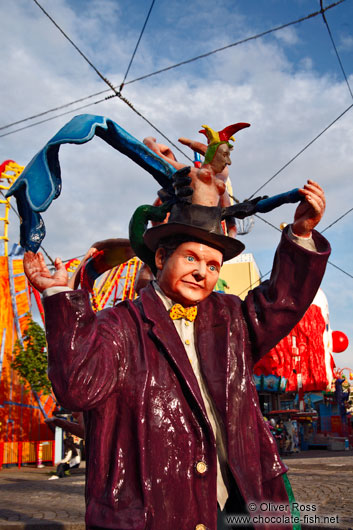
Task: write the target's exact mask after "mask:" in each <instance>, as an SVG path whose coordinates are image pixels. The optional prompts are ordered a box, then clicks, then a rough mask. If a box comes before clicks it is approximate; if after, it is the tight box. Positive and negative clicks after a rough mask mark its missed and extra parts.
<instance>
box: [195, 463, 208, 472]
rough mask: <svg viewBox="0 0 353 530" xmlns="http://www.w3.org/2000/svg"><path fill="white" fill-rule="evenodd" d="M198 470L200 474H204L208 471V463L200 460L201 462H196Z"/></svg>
mask: <svg viewBox="0 0 353 530" xmlns="http://www.w3.org/2000/svg"><path fill="white" fill-rule="evenodd" d="M196 471H197V472H198V473H200V475H203V474H204V473H206V471H207V464H206V463H205V462H203V461H202V460H200V462H197V464H196Z"/></svg>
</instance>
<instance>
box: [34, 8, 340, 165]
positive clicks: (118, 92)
mask: <svg viewBox="0 0 353 530" xmlns="http://www.w3.org/2000/svg"><path fill="white" fill-rule="evenodd" d="M341 1H344V0H341ZM33 2H35V4H36V5H37V6H38V7H39V8H40V9H41V10H42V11H43V13H44V14H45V15H46V16H47V17H48V18H49V20H50V21H51V22H52V23H53V24H54V26H55V27H56V28H57V29H58V30H59V31H60V33H61V34H62V35H63V36H64V37H65V38H66V39H67V40H68V41H69V42H70V44H71V45H72V46H73V47H74V48H75V50H77V51H78V53H79V54H80V55H81V57H83V59H84V60H85V61H86V62H87V63H88V64H89V65H90V66H91V67H92V68H93V70H94V71H95V72H96V73H97V75H98V76H99V77H100V78H101V79H102V81H104V82H105V83H106V84H107V85H108V86H109V88H111V90H112V91H113V92H114V94H115V96H117V97H118V98H119V99H121V101H123V102H124V103H126V105H128V107H130V109H131V110H133V111H134V112H135V114H137V115H138V116H140V118H142V119H143V120H144V121H145V122H146V123H148V125H150V127H152V129H154V130H155V131H156V132H158V134H160V135H161V136H162V137H163V138H164V139H165V140H167V142H169V143H170V144H171V145H172V146H173V147H175V149H177V151H179V152H180V153H182V154H183V155H184V156H185V157H186V158H187V159H188V160H190V161H191V162H193V159H192V158H191V157H189V156H188V155H187V154H186V153H184V151H182V149H180V148H179V146H178V145H177V144H175V143H174V142H173V141H172V140H171V139H170V138H168V136H166V135H165V134H164V133H163V132H162V131H161V130H160V129H158V127H156V126H155V125H154V124H153V123H152V122H151V121H150V120H149V119H148V118H146V117H145V116H144V115H143V114H142V113H141V112H140V111H138V110H137V109H136V108H135V107H134V105H133V104H132V103H131V102H130V101H129V100H128V99H126V98H125V97H124V96H123V95H122V94H121V92H120V91H119V90H117V89H116V88H115V87H114V85H113V84H112V83H111V82H110V81H109V79H107V78H106V77H105V76H104V75H103V74H102V73H101V72H100V71H99V70H98V68H96V67H95V66H94V64H93V63H92V62H91V61H90V60H89V59H88V57H86V55H85V54H84V53H83V52H82V51H81V50H80V48H79V47H78V46H76V44H75V43H74V42H73V40H72V39H70V37H69V36H68V35H67V34H66V33H65V31H64V30H63V29H62V28H61V27H60V26H59V24H57V23H56V22H55V20H54V19H53V18H52V17H51V16H50V15H49V13H47V11H45V9H44V8H43V7H42V6H41V5H40V4H39V2H38V0H33ZM112 97H113V96H112Z"/></svg>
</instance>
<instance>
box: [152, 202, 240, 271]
mask: <svg viewBox="0 0 353 530" xmlns="http://www.w3.org/2000/svg"><path fill="white" fill-rule="evenodd" d="M222 212H223V210H222V208H220V207H218V206H202V205H200V204H191V203H188V202H178V203H176V204H174V206H173V207H172V209H171V212H170V217H169V219H168V222H167V223H165V224H162V225H159V226H155V227H153V228H149V229H148V230H146V232H145V233H144V236H143V239H144V242H145V244H146V245H147V247H148V248H149V249H150V250H152V251H153V252H155V251H156V250H157V248H158V243H159V242H160V241H161V240H162V239H166V238H168V237H171V236H176V235H181V236H187V237H189V236H190V240H192V239H193V238H195V239H196V240H197V241H201V242H204V243H206V244H207V245H208V246H210V247H214V248H216V249H217V250H220V251H221V252H222V254H223V257H224V261H228V260H230V259H232V258H234V257H235V256H237V255H238V254H240V253H241V252H242V251H243V250H244V248H245V246H244V245H243V243H241V242H240V241H238V240H236V239H233V238H232V237H228V236H225V235H224V233H223V230H222V225H221V220H222Z"/></svg>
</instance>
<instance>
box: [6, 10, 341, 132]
mask: <svg viewBox="0 0 353 530" xmlns="http://www.w3.org/2000/svg"><path fill="white" fill-rule="evenodd" d="M34 1H35V0H34ZM344 1H345V0H340V1H339V2H336V3H334V4H330V5H329V6H327V7H326V8H324V11H326V10H328V9H331V8H333V7H336V6H337V5H339V4H341V3H342V2H344ZM36 3H37V5H39V4H38V2H36ZM41 9H42V11H43V12H45V11H44V9H43V8H41ZM320 14H322V11H321V10H320V11H317V12H316V13H312V14H311V15H308V16H307V17H303V18H300V19H298V20H295V21H292V22H289V23H287V24H285V25H284V26H278V27H276V28H272V29H270V30H267V31H265V32H263V33H259V34H258V35H254V36H252V37H247V39H243V40H241V41H236V42H234V43H231V44H228V45H227V46H224V47H222V48H217V49H215V50H212V51H211V52H208V53H205V54H202V55H198V56H196V57H192V58H191V59H187V60H185V61H181V62H180V63H176V64H173V65H170V66H168V67H166V68H162V69H160V70H157V71H155V72H151V73H149V74H146V75H144V76H141V77H137V78H135V79H132V80H130V81H127V82H126V83H125V86H126V85H129V84H132V83H135V82H137V81H141V80H142V79H147V78H148V77H151V76H154V75H157V74H160V73H163V72H164V71H167V70H171V69H173V68H177V67H179V66H183V65H184V64H188V63H190V62H193V61H197V60H199V59H203V58H204V57H208V56H209V55H212V54H214V53H218V52H221V51H223V50H224V49H227V48H230V47H234V46H237V45H239V44H242V43H243V42H247V41H248V40H252V39H257V38H260V37H261V36H263V35H266V34H268V33H272V32H274V31H278V30H280V29H283V27H286V26H288V25H293V24H298V23H299V22H303V20H306V19H307V18H313V17H314V16H317V15H320ZM55 25H56V26H57V24H56V23H55ZM75 47H76V45H75ZM100 77H101V76H100ZM117 88H118V87H117V86H115V87H113V89H114V91H115V90H116V89H117ZM104 92H109V89H106V90H102V91H100V92H96V93H95V94H91V95H89V96H85V97H83V98H80V99H76V100H74V101H71V102H69V103H65V104H63V105H60V106H59V107H55V108H52V109H48V110H46V111H43V112H40V113H38V114H35V115H33V116H30V117H27V118H23V119H22V120H17V121H15V122H12V123H9V124H7V125H3V126H1V127H0V130H2V129H7V128H9V127H12V126H14V125H18V124H20V123H22V122H24V121H28V120H31V119H35V118H39V117H41V116H43V115H44V114H49V113H50V112H55V111H56V110H60V109H62V108H65V107H68V106H71V105H74V104H75V103H81V101H84V100H85V99H90V98H92V97H95V96H98V95H101V94H103V93H104Z"/></svg>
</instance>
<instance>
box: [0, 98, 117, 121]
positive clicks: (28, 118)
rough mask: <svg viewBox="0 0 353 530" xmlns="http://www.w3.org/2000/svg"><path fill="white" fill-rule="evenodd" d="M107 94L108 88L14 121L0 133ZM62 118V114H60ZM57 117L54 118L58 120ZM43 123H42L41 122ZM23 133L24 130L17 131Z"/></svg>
mask: <svg viewBox="0 0 353 530" xmlns="http://www.w3.org/2000/svg"><path fill="white" fill-rule="evenodd" d="M105 92H109V89H108V88H106V89H104V90H101V91H100V92H95V93H94V94H91V95H90V96H86V97H84V98H80V99H76V100H75V101H71V102H70V103H64V104H63V105H59V106H58V107H54V108H52V109H49V110H44V111H43V112H39V113H37V114H34V115H33V116H28V117H27V118H23V119H22V120H18V121H14V122H12V123H8V124H7V125H2V126H1V127H0V131H2V130H4V129H9V128H10V127H13V126H14V125H19V124H20V123H24V122H26V121H29V120H35V119H36V118H40V117H41V116H45V115H46V114H50V113H51V112H55V111H57V110H61V109H65V108H67V107H70V106H71V105H75V103H81V101H85V100H86V99H91V98H94V97H96V96H100V95H101V94H104V93H105ZM59 116H60V114H59ZM56 117H57V116H54V118H56ZM54 118H52V119H54ZM40 123H41V122H40ZM17 130H19V131H21V130H22V129H17Z"/></svg>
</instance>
